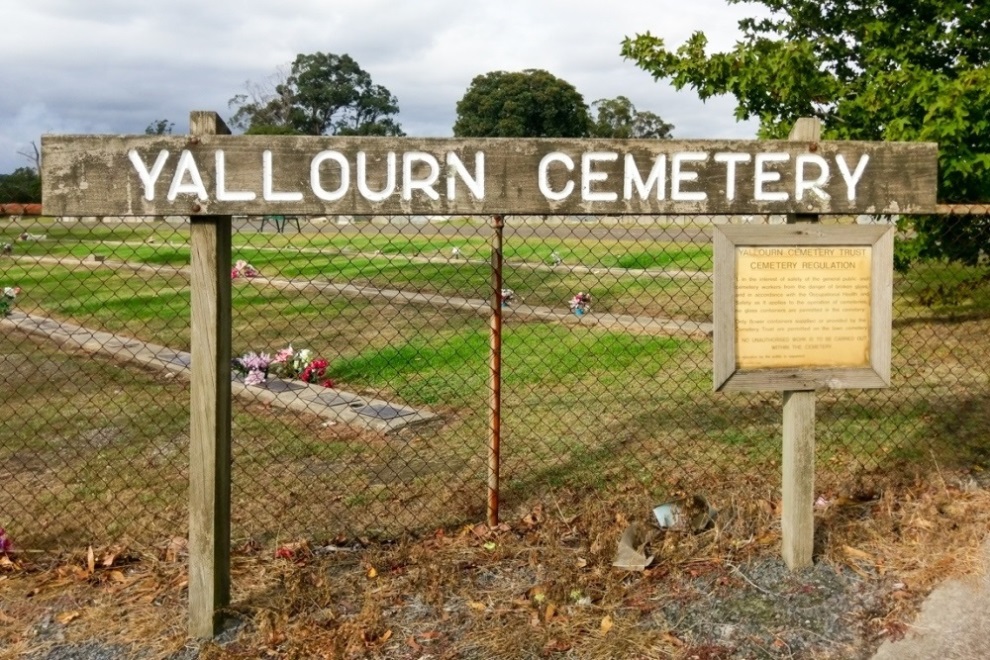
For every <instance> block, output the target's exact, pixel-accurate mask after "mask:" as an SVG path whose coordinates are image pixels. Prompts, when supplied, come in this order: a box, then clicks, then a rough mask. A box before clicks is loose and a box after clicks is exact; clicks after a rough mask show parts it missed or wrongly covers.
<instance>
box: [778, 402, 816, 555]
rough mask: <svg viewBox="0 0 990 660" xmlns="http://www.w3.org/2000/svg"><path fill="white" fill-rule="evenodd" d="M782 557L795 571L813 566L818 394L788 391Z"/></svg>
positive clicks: (784, 455) (785, 404) (785, 419)
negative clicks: (816, 404) (816, 401)
mask: <svg viewBox="0 0 990 660" xmlns="http://www.w3.org/2000/svg"><path fill="white" fill-rule="evenodd" d="M783 426H784V446H783V460H782V463H783V487H782V489H781V490H782V502H781V519H780V527H781V554H782V555H783V557H784V563H785V564H787V567H788V568H790V569H791V570H795V569H799V568H804V567H806V566H811V559H812V550H813V548H814V544H815V512H814V499H815V393H814V392H813V391H802V392H784V424H783Z"/></svg>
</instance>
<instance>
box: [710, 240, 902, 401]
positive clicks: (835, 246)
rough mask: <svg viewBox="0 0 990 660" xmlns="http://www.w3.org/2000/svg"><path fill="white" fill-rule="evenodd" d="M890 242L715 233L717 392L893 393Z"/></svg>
mask: <svg viewBox="0 0 990 660" xmlns="http://www.w3.org/2000/svg"><path fill="white" fill-rule="evenodd" d="M893 234H894V228H893V227H891V226H886V227H885V226H859V225H855V226H832V225H830V226H823V225H819V224H793V225H785V226H779V227H748V226H744V225H737V226H722V227H716V228H715V237H714V250H715V292H714V301H715V307H714V319H713V320H714V323H715V368H714V383H715V389H716V391H721V390H740V389H741V390H815V389H824V388H827V389H837V388H853V387H855V388H870V387H886V386H887V385H888V384H889V383H890V319H891V301H892V296H893V265H892V264H893V242H894V238H893Z"/></svg>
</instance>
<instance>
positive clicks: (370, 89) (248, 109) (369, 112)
mask: <svg viewBox="0 0 990 660" xmlns="http://www.w3.org/2000/svg"><path fill="white" fill-rule="evenodd" d="M230 107H231V108H236V111H235V112H234V116H233V117H231V120H230V121H231V124H232V125H233V126H235V127H239V128H243V129H246V130H247V131H248V132H252V133H267V134H276V133H277V134H301V135H402V134H403V133H402V129H401V128H400V126H399V124H398V123H397V122H396V120H395V115H397V114H398V113H399V104H398V100H397V99H396V98H395V96H394V95H392V93H391V92H389V91H388V89H386V88H385V87H384V86H382V85H377V84H375V83H374V82H372V80H371V76H370V75H369V74H368V72H367V71H365V70H364V69H362V68H361V67H360V66H358V63H357V62H356V61H355V60H354V59H353V58H352V57H351V56H350V55H347V54H344V55H334V54H333V53H312V54H309V55H305V54H300V55H297V56H296V59H295V61H293V63H292V66H291V69H290V70H289V71H288V72H284V71H278V72H276V74H275V75H274V76H273V77H272V78H271V79H270V80H269V81H267V82H266V83H262V84H250V83H249V84H248V93H247V94H238V95H236V96H234V97H233V98H232V99H231V100H230Z"/></svg>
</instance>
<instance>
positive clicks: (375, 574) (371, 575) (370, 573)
mask: <svg viewBox="0 0 990 660" xmlns="http://www.w3.org/2000/svg"><path fill="white" fill-rule="evenodd" d="M367 575H368V579H369V580H374V579H375V578H376V577H378V571H377V570H376V569H375V567H374V566H368V573H367Z"/></svg>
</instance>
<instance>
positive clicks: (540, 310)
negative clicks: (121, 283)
mask: <svg viewBox="0 0 990 660" xmlns="http://www.w3.org/2000/svg"><path fill="white" fill-rule="evenodd" d="M14 259H15V260H16V261H23V262H34V263H52V264H59V265H61V266H81V267H86V268H114V269H120V270H132V271H136V272H147V273H152V274H155V275H168V274H170V273H181V274H184V275H188V274H189V268H187V267H178V266H166V265H159V264H139V263H131V262H124V261H111V260H109V259H108V260H94V259H73V258H66V257H60V258H58V257H26V256H17V257H14ZM250 281H251V282H253V283H255V284H256V285H268V286H274V287H277V288H280V289H285V290H295V291H302V290H311V291H312V290H315V291H320V292H324V293H331V294H334V295H344V296H350V297H354V298H363V299H365V300H382V299H384V300H388V301H390V302H398V303H403V304H409V303H416V304H422V305H432V306H434V307H446V308H449V309H457V310H461V311H469V312H473V313H476V314H480V315H482V316H487V315H488V314H489V313H490V312H491V303H490V302H489V301H487V300H482V299H480V298H461V297H458V296H443V295H440V294H436V293H417V292H415V291H403V290H401V289H381V288H378V287H371V286H358V285H355V284H336V283H334V282H331V281H328V280H292V279H287V278H281V277H261V276H259V277H253V278H251V279H250ZM502 314H503V317H504V318H507V319H508V318H513V317H516V318H519V319H521V320H528V319H532V320H539V321H548V322H555V323H563V324H565V325H583V326H597V327H601V328H604V329H606V330H616V331H620V332H627V333H630V334H638V335H651V336H675V335H682V336H688V337H693V338H696V339H710V338H711V336H712V333H713V329H714V325H713V324H712V323H711V322H708V321H689V320H681V319H665V318H657V317H654V316H632V315H630V314H607V313H598V312H591V313H588V314H585V315H584V316H581V317H577V316H574V315H573V314H571V313H570V312H569V311H563V310H561V309H555V308H553V307H539V306H535V305H523V304H517V305H514V306H512V307H507V308H504V309H503V310H502Z"/></svg>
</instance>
